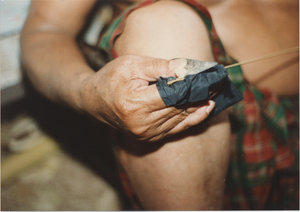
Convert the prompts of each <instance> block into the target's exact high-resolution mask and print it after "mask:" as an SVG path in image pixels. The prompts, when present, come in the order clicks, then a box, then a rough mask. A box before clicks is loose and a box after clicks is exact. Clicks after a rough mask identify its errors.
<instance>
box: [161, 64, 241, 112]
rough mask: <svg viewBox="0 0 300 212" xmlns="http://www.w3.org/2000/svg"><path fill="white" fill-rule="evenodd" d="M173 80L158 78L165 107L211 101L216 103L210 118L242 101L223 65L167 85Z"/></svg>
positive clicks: (189, 75) (172, 78)
mask: <svg viewBox="0 0 300 212" xmlns="http://www.w3.org/2000/svg"><path fill="white" fill-rule="evenodd" d="M174 79H176V78H175V77H168V78H164V77H160V78H159V79H158V82H157V83H156V86H157V88H158V91H159V94H160V96H161V98H162V99H163V101H164V103H165V104H166V106H167V107H168V106H175V107H176V106H180V105H183V104H186V103H192V102H199V101H203V100H209V99H211V100H213V101H214V102H215V103H216V105H215V108H214V110H213V111H212V112H211V116H214V115H216V114H218V113H220V112H221V111H223V110H225V109H226V108H228V107H230V106H231V105H233V104H235V103H237V102H239V101H241V100H242V99H243V95H242V94H241V93H240V92H239V91H238V90H237V88H236V87H235V86H234V85H233V83H232V81H231V80H230V79H229V78H228V73H227V71H226V69H225V67H224V66H223V65H215V66H213V67H211V68H208V69H207V70H204V71H201V72H199V73H196V74H188V75H186V76H185V77H184V79H183V80H181V81H177V82H175V83H172V84H170V85H168V84H167V83H168V82H170V81H172V80H174Z"/></svg>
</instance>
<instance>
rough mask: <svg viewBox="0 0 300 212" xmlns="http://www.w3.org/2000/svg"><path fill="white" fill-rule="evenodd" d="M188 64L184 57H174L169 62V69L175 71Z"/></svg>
mask: <svg viewBox="0 0 300 212" xmlns="http://www.w3.org/2000/svg"><path fill="white" fill-rule="evenodd" d="M186 64H187V60H186V59H184V58H177V59H173V60H171V61H170V63H169V69H170V70H172V71H175V70H176V69H178V68H183V67H185V66H186Z"/></svg>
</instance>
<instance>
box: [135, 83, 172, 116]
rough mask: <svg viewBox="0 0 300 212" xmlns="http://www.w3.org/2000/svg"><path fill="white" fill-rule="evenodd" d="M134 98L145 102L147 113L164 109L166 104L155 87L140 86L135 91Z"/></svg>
mask: <svg viewBox="0 0 300 212" xmlns="http://www.w3.org/2000/svg"><path fill="white" fill-rule="evenodd" d="M134 98H135V99H140V100H144V101H146V102H147V107H148V108H149V110H150V111H149V112H151V111H156V110H161V109H163V108H166V107H167V106H166V104H165V103H164V101H163V100H162V98H161V96H160V94H159V92H158V89H157V87H156V85H149V86H142V87H138V88H136V89H135V92H134Z"/></svg>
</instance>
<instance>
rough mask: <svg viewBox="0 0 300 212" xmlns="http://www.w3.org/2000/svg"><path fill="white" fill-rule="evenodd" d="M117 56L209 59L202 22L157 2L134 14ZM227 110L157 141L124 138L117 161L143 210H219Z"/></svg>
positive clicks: (188, 12) (191, 12)
mask: <svg viewBox="0 0 300 212" xmlns="http://www.w3.org/2000/svg"><path fill="white" fill-rule="evenodd" d="M115 48H116V50H117V52H118V54H119V55H125V54H139V55H146V56H152V57H157V58H165V59H171V58H178V57H183V58H192V59H199V60H203V61H213V57H212V51H211V48H210V43H209V38H208V35H207V31H206V28H205V26H204V23H203V22H202V20H201V19H200V17H199V16H198V14H197V13H195V11H194V10H193V9H191V8H190V7H189V6H187V5H185V4H183V3H180V2H173V1H160V2H157V3H154V4H153V5H151V6H148V7H145V8H141V9H138V10H135V11H134V12H132V13H131V14H130V15H129V17H128V19H127V22H126V27H125V30H124V32H123V33H122V34H121V35H120V36H119V38H118V39H117V40H116V43H115ZM229 137H230V126H229V122H228V117H227V114H226V112H223V113H221V114H219V115H218V116H216V117H214V118H213V119H211V120H210V121H209V122H207V123H206V126H202V127H201V126H197V127H194V128H191V129H189V130H187V131H185V132H184V133H182V134H180V135H178V136H174V137H172V138H170V139H168V140H165V141H161V142H159V143H143V142H140V141H133V140H130V139H125V140H124V141H123V144H122V148H121V152H120V159H121V163H122V164H123V166H124V168H125V170H126V172H127V174H128V177H129V179H130V181H131V183H132V185H133V187H134V189H135V191H136V193H137V195H138V197H139V199H140V201H141V203H142V204H143V206H144V207H145V208H146V209H150V210H151V209H152V210H155V209H156V210H197V209H198V210H201V209H221V207H222V198H223V191H224V178H225V176H226V171H227V166H228V159H229Z"/></svg>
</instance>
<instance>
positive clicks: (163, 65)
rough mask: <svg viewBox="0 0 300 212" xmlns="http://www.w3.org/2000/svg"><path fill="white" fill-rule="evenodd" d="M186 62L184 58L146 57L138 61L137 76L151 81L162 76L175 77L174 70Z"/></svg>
mask: <svg viewBox="0 0 300 212" xmlns="http://www.w3.org/2000/svg"><path fill="white" fill-rule="evenodd" d="M185 64H186V59H175V60H171V61H170V60H164V59H157V58H152V57H147V58H145V59H144V60H142V62H140V63H138V69H139V70H138V73H137V74H138V76H139V78H140V79H144V80H146V81H149V82H152V81H157V79H158V78H159V77H160V76H162V77H170V76H173V77H175V74H174V71H175V70H176V69H177V68H178V67H180V66H182V65H185Z"/></svg>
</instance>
